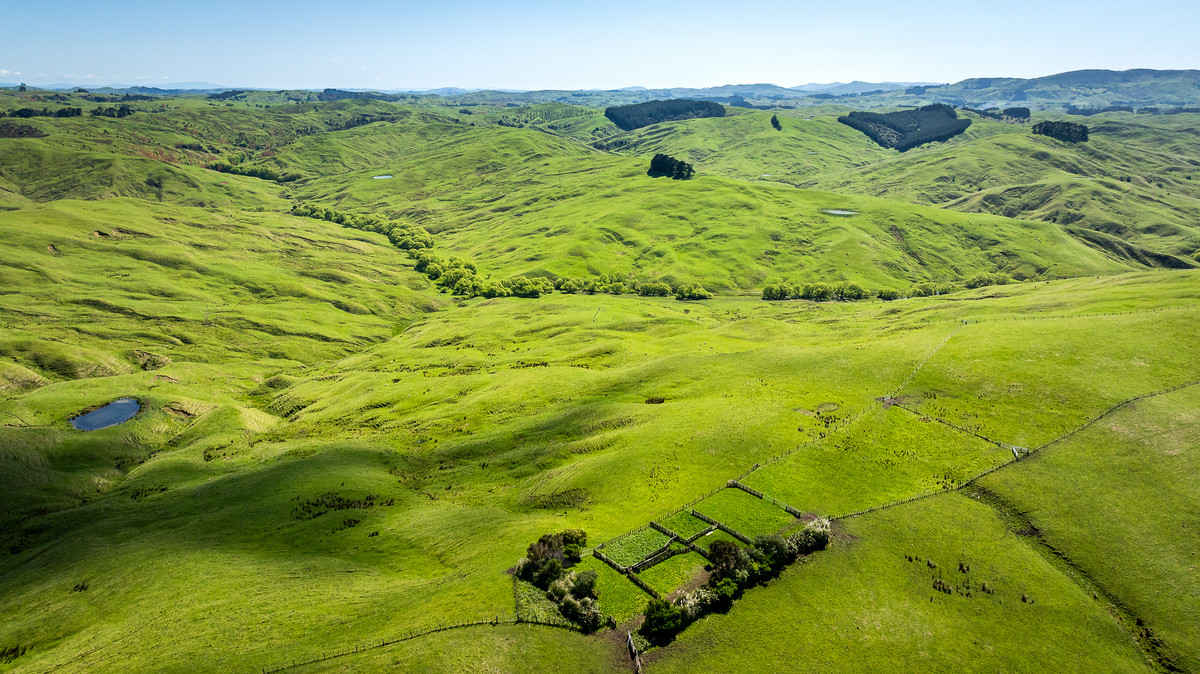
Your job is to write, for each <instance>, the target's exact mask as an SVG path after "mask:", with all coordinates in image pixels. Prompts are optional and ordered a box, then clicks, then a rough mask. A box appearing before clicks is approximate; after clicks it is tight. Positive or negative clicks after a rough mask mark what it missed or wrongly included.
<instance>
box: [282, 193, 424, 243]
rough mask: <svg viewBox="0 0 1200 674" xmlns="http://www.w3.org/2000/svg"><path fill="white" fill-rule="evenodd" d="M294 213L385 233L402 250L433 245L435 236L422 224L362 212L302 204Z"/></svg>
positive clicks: (344, 225) (366, 230)
mask: <svg viewBox="0 0 1200 674" xmlns="http://www.w3.org/2000/svg"><path fill="white" fill-rule="evenodd" d="M292 215H298V216H301V217H305V218H313V219H315V220H324V221H326V222H335V223H337V224H339V225H341V226H343V227H349V228H350V229H358V230H362V231H364V232H375V233H377V234H383V235H384V236H386V237H387V238H388V240H389V241H391V242H392V245H393V246H395V247H397V248H400V249H401V250H407V251H417V250H422V249H425V248H432V247H433V237H432V236H430V234H429V232H427V231H425V228H424V227H422V226H420V225H413V224H409V223H407V222H398V221H396V220H388V219H386V218H382V217H379V216H378V215H366V214H362V213H345V212H342V211H335V210H333V209H332V208H322V207H321V206H309V205H307V204H300V205H298V206H296V207H294V208H293V209H292Z"/></svg>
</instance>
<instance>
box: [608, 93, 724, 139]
mask: <svg viewBox="0 0 1200 674" xmlns="http://www.w3.org/2000/svg"><path fill="white" fill-rule="evenodd" d="M604 116H605V117H607V118H608V119H609V120H611V121H612V123H613V124H616V125H617V126H618V127H619V128H621V129H622V130H624V131H633V130H634V129H640V128H641V127H643V126H650V125H651V124H658V123H659V122H673V121H677V120H681V119H696V118H698V117H724V116H725V106H723V105H721V104H720V103H714V102H713V101H693V100H689V99H686V98H674V99H671V100H669V101H648V102H646V103H635V104H633V105H618V106H614V107H611V108H607V109H605V110H604Z"/></svg>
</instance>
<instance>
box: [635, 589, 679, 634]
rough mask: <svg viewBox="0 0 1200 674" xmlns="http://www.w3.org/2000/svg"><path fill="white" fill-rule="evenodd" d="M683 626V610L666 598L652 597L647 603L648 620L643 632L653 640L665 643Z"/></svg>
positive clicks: (644, 624) (643, 625)
mask: <svg viewBox="0 0 1200 674" xmlns="http://www.w3.org/2000/svg"><path fill="white" fill-rule="evenodd" d="M682 628H683V612H682V611H680V610H679V607H677V606H675V605H674V604H672V603H671V602H669V601H667V600H665V599H651V600H650V601H649V602H647V604H646V621H645V622H644V623H642V629H641V632H642V634H644V635H645V636H646V638H647V639H649V640H650V641H651V642H653V643H656V644H665V643H667V642H669V641H671V639H673V638H674V637H675V634H676V633H677V632H679V630H680V629H682Z"/></svg>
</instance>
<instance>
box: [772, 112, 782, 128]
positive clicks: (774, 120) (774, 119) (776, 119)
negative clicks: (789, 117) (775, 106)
mask: <svg viewBox="0 0 1200 674" xmlns="http://www.w3.org/2000/svg"><path fill="white" fill-rule="evenodd" d="M771 127H772V128H773V129H775V130H776V131H783V125H782V124H780V123H779V115H771Z"/></svg>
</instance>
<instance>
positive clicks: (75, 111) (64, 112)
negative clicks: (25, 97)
mask: <svg viewBox="0 0 1200 674" xmlns="http://www.w3.org/2000/svg"><path fill="white" fill-rule="evenodd" d="M82 114H83V108H59V109H57V110H51V109H50V108H42V109H41V110H38V109H37V108H17V109H16V110H9V111H8V112H3V111H0V117H17V118H20V119H29V118H30V117H58V118H63V117H79V116H80V115H82Z"/></svg>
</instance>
